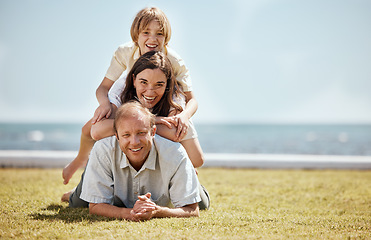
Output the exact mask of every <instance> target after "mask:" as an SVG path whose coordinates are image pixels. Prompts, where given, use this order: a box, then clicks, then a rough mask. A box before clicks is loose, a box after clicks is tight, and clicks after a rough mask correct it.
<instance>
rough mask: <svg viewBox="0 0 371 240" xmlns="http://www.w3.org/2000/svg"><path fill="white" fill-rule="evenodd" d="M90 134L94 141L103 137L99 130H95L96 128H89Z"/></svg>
mask: <svg viewBox="0 0 371 240" xmlns="http://www.w3.org/2000/svg"><path fill="white" fill-rule="evenodd" d="M90 136H91V138H93V139H94V140H95V141H98V140H100V139H102V138H103V137H102V136H101V135H100V132H99V131H97V129H96V128H94V127H93V128H91V131H90Z"/></svg>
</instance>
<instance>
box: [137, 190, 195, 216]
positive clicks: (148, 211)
mask: <svg viewBox="0 0 371 240" xmlns="http://www.w3.org/2000/svg"><path fill="white" fill-rule="evenodd" d="M150 197H151V194H150V193H147V194H146V195H142V196H138V200H137V201H136V203H135V205H134V208H133V211H132V212H131V214H132V215H133V217H134V220H136V221H144V220H149V219H151V218H154V217H155V218H165V217H178V218H186V217H199V216H200V212H199V207H198V203H193V204H189V205H186V206H183V207H177V208H168V207H161V206H158V205H156V204H155V203H154V202H152V201H151V199H150ZM152 207H154V208H152Z"/></svg>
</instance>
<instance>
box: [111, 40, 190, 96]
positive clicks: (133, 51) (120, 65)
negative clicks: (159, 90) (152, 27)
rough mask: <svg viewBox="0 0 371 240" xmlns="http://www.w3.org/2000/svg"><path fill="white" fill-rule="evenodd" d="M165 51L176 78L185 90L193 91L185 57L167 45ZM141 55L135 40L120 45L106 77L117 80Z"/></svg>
mask: <svg viewBox="0 0 371 240" xmlns="http://www.w3.org/2000/svg"><path fill="white" fill-rule="evenodd" d="M164 53H165V54H166V56H167V57H168V59H169V60H170V62H171V64H172V66H173V71H174V75H175V78H176V80H177V81H178V83H179V84H180V86H181V87H182V88H183V91H184V92H190V91H192V81H191V77H190V75H189V70H188V68H187V67H186V65H185V63H184V61H183V59H181V58H180V56H179V55H178V54H177V53H176V52H175V51H174V50H172V49H171V48H166V47H165V49H164ZM139 57H140V53H139V47H137V46H136V45H135V43H134V42H129V43H125V44H123V45H120V46H119V47H118V49H117V50H116V51H115V53H114V54H113V57H112V60H111V65H110V66H109V68H108V70H107V73H106V78H108V79H111V80H112V81H116V80H117V79H119V77H120V76H121V74H122V73H123V72H124V71H125V70H127V71H130V69H131V68H132V67H133V65H134V63H135V61H136V60H137V59H138V58H139Z"/></svg>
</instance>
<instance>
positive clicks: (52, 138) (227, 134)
mask: <svg viewBox="0 0 371 240" xmlns="http://www.w3.org/2000/svg"><path fill="white" fill-rule="evenodd" d="M82 126H83V123H25V122H24V123H9V122H0V150H45V151H77V150H78V147H79V143H80V133H81V127H82ZM195 126H196V129H197V132H198V136H199V141H200V143H201V147H202V149H203V151H204V152H205V153H244V154H313V155H357V156H371V124H328V123H326V124H319V123H315V124H313V123H312V124H300V123H296V124H290V123H227V124H226V123H223V124H222V123H211V124H206V123H195Z"/></svg>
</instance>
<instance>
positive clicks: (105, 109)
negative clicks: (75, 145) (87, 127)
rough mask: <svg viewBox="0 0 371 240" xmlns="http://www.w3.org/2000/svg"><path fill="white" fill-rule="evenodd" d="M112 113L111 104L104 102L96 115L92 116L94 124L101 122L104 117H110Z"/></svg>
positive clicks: (96, 111)
mask: <svg viewBox="0 0 371 240" xmlns="http://www.w3.org/2000/svg"><path fill="white" fill-rule="evenodd" d="M111 113H112V106H111V104H110V103H109V104H102V105H99V107H98V108H97V109H96V110H95V112H94V117H93V118H92V122H91V123H92V124H95V123H96V122H99V121H100V120H102V118H109V117H110V116H111Z"/></svg>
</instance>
